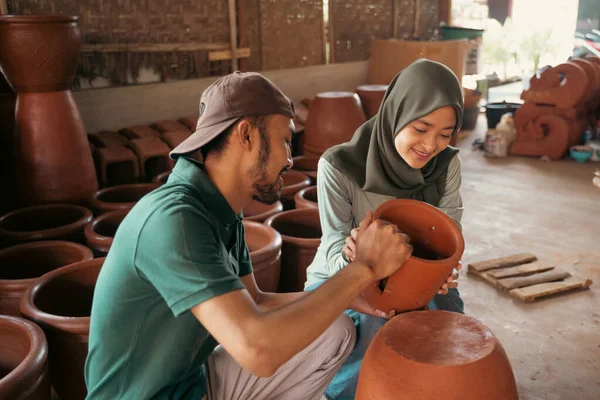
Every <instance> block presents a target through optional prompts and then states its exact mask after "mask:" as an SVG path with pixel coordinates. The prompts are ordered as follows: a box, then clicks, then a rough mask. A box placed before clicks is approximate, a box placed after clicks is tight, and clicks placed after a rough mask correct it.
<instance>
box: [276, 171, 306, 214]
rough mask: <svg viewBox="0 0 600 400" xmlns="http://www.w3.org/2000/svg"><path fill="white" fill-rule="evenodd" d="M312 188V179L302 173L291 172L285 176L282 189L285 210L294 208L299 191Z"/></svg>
mask: <svg viewBox="0 0 600 400" xmlns="http://www.w3.org/2000/svg"><path fill="white" fill-rule="evenodd" d="M309 186H310V178H309V177H308V176H306V175H304V174H303V173H302V172H298V171H294V170H290V171H288V172H286V173H285V175H283V187H282V188H281V204H283V209H284V210H291V209H293V208H294V196H295V195H296V193H297V192H298V191H299V190H302V189H304V188H307V187H309Z"/></svg>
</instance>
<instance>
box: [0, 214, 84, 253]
mask: <svg viewBox="0 0 600 400" xmlns="http://www.w3.org/2000/svg"><path fill="white" fill-rule="evenodd" d="M92 218H93V214H92V211H91V210H89V209H87V208H85V207H83V206H78V205H74V204H45V205H40V206H30V207H25V208H22V209H20V210H16V211H13V212H10V213H8V214H6V215H3V216H2V217H0V244H6V245H14V244H18V243H25V242H33V241H38V240H68V241H75V242H79V243H83V242H84V237H83V229H84V228H85V226H86V224H87V223H88V222H90V221H91V220H92Z"/></svg>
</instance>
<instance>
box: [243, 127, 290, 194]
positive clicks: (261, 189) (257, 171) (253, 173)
mask: <svg viewBox="0 0 600 400" xmlns="http://www.w3.org/2000/svg"><path fill="white" fill-rule="evenodd" d="M261 139H263V137H261ZM261 142H262V143H261V144H262V146H261V149H260V153H259V154H258V160H257V162H256V166H255V167H254V168H252V169H251V170H250V171H249V175H250V177H251V178H254V177H258V182H264V181H266V180H267V179H268V178H267V165H268V164H269V156H270V153H271V149H270V148H269V144H268V142H267V141H266V140H265V141H262V140H261ZM286 171H287V168H284V169H282V170H281V172H280V173H279V175H277V178H276V179H275V182H272V183H258V182H255V183H253V184H252V189H254V194H253V195H252V198H253V199H254V200H257V201H260V202H261V203H265V204H273V203H275V202H276V201H278V200H279V199H280V198H281V188H282V187H283V185H279V177H280V176H283V174H284V173H285V172H286Z"/></svg>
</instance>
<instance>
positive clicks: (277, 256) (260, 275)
mask: <svg viewBox="0 0 600 400" xmlns="http://www.w3.org/2000/svg"><path fill="white" fill-rule="evenodd" d="M243 224H244V230H245V232H246V244H247V246H248V250H249V251H250V260H251V261H252V268H253V270H254V278H255V279H256V284H257V286H258V288H259V289H260V290H262V291H263V292H276V291H277V286H278V285H279V276H280V270H281V244H282V242H281V235H280V234H279V232H277V231H276V230H275V229H273V228H271V227H268V226H267V225H265V224H261V223H259V222H255V221H246V220H244V221H243Z"/></svg>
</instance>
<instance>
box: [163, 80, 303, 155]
mask: <svg viewBox="0 0 600 400" xmlns="http://www.w3.org/2000/svg"><path fill="white" fill-rule="evenodd" d="M199 111H200V117H199V118H198V122H197V124H196V131H195V132H194V133H193V134H192V135H191V136H190V137H189V138H187V139H186V140H184V141H183V142H181V143H180V144H179V146H177V147H175V148H174V149H173V150H172V151H171V153H170V156H171V158H173V159H176V158H177V157H179V156H181V155H187V154H191V153H194V152H196V151H197V150H199V149H200V148H201V147H202V146H204V145H206V144H207V143H208V142H210V141H211V140H213V139H214V138H216V137H217V136H219V134H220V133H222V132H223V131H225V130H226V129H227V128H229V127H230V126H231V125H233V124H234V123H235V122H237V121H238V120H239V119H240V118H242V117H253V116H263V115H265V116H266V115H271V114H281V115H285V116H287V117H289V118H294V103H293V102H292V101H291V100H290V99H289V98H288V97H287V96H286V95H284V94H283V92H282V91H281V90H280V89H279V88H278V87H277V86H275V84H274V83H273V82H271V81H270V80H268V79H267V78H265V77H264V76H262V75H261V74H259V73H256V72H239V71H236V72H234V73H232V74H229V75H225V76H223V77H221V78H219V79H218V80H217V81H215V82H214V83H212V84H211V85H210V86H209V87H208V88H206V90H205V91H204V92H203V93H202V96H201V97H200V106H199Z"/></svg>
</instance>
